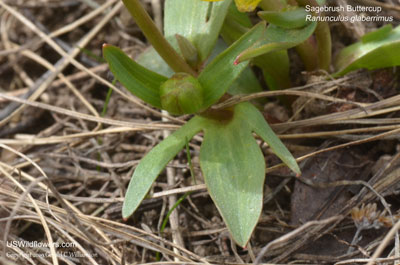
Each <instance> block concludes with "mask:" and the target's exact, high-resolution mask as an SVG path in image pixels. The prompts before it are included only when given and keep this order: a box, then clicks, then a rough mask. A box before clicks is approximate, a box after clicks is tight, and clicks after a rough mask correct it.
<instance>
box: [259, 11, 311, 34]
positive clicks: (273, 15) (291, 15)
mask: <svg viewBox="0 0 400 265" xmlns="http://www.w3.org/2000/svg"><path fill="white" fill-rule="evenodd" d="M257 15H258V16H259V17H260V18H262V19H264V20H266V21H268V22H269V23H271V24H274V25H276V26H278V27H282V28H285V29H296V28H302V27H305V26H306V25H307V24H309V23H310V22H309V21H307V20H306V16H307V15H308V13H307V12H306V10H305V9H304V8H302V7H298V8H296V9H293V10H287V11H260V12H258V13H257Z"/></svg>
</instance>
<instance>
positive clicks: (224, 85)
mask: <svg viewBox="0 0 400 265" xmlns="http://www.w3.org/2000/svg"><path fill="white" fill-rule="evenodd" d="M264 29H265V24H263V23H260V24H258V25H256V26H254V27H253V28H252V29H251V30H250V31H249V32H247V33H246V34H244V35H243V36H242V37H241V38H240V39H238V40H237V41H236V42H234V43H233V44H232V45H231V46H229V48H228V49H226V50H225V51H224V52H222V53H220V54H219V55H218V56H217V57H216V58H215V59H214V60H213V61H212V62H211V63H210V64H208V65H207V66H206V68H204V70H203V71H202V72H201V73H200V75H199V77H198V80H199V82H200V84H201V85H202V86H203V89H204V108H207V107H209V106H211V105H212V104H214V103H216V102H217V101H218V100H219V99H220V98H221V97H222V96H223V95H224V94H225V92H226V91H227V90H228V88H229V87H230V86H231V84H232V83H233V82H234V81H235V80H236V79H237V78H238V77H239V75H240V74H241V73H242V71H243V70H244V69H245V68H246V66H247V63H244V64H239V65H235V64H234V62H235V58H236V56H238V55H239V54H240V53H241V52H242V51H243V50H245V49H247V48H249V47H250V46H251V45H252V43H253V42H254V41H256V40H258V39H259V38H260V37H261V35H262V33H263V31H264Z"/></svg>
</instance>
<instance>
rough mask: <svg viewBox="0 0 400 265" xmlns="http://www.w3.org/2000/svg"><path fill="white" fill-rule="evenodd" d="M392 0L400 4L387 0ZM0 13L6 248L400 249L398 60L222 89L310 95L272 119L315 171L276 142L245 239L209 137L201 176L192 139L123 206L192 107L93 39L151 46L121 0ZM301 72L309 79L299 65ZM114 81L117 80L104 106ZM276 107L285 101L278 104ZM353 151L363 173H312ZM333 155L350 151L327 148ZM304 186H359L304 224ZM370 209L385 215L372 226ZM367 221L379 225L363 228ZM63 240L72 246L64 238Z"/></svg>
mask: <svg viewBox="0 0 400 265" xmlns="http://www.w3.org/2000/svg"><path fill="white" fill-rule="evenodd" d="M371 2H373V4H377V3H376V2H375V1H371ZM389 2H390V1H389ZM378 4H379V3H378ZM146 7H148V8H149V12H151V13H152V14H155V19H156V21H158V22H157V23H158V25H160V23H161V18H160V16H161V15H160V14H161V12H160V10H161V7H160V1H159V0H152V1H146ZM384 7H385V8H386V10H387V12H393V10H394V9H393V8H391V5H390V3H389V4H387V3H385V5H384ZM396 8H397V6H396ZM0 23H1V24H0V31H1V32H0V34H1V42H0V183H1V185H0V235H2V238H0V242H2V244H1V246H2V249H1V250H0V251H1V252H2V254H1V258H0V263H2V264H3V263H4V264H219V263H225V264H248V263H254V262H255V263H258V262H268V263H269V264H277V263H285V264H286V263H293V264H300V263H307V264H322V263H328V264H333V263H335V264H365V263H368V262H369V264H372V262H373V261H376V262H379V263H380V264H393V263H394V262H395V261H396V260H397V261H398V260H399V259H400V253H399V252H400V246H399V237H398V234H397V230H398V229H399V226H400V222H399V220H398V219H399V214H398V211H399V209H400V201H399V200H398V197H397V196H398V193H399V191H400V184H399V182H400V170H399V163H398V162H399V161H398V160H399V156H400V152H399V149H398V147H399V145H398V137H399V134H400V119H399V110H400V107H399V104H398V102H399V100H400V95H398V93H397V92H398V91H399V89H400V82H399V74H398V70H397V72H396V69H389V70H382V71H378V72H376V73H367V72H363V71H362V72H357V73H353V74H350V75H347V76H345V77H343V78H340V79H337V80H331V79H330V78H329V76H325V77H324V79H320V80H316V81H309V82H308V83H307V84H306V85H304V86H299V87H295V88H292V89H289V90H285V91H273V92H262V93H260V94H257V95H253V96H252V98H243V97H242V98H240V97H238V98H236V97H235V98H232V99H231V101H229V102H224V103H223V104H234V103H235V102H238V101H243V100H250V99H254V98H256V97H276V96H282V95H285V96H293V95H295V96H297V97H299V99H298V101H297V105H294V106H295V107H294V109H293V116H292V117H291V118H288V119H287V120H284V122H282V123H276V124H273V128H274V130H275V131H276V132H277V133H278V134H279V136H280V137H281V139H284V140H285V141H286V143H287V145H288V147H289V148H290V149H291V151H292V152H294V153H295V154H296V156H297V157H298V161H299V163H300V165H301V167H302V171H303V172H304V177H302V178H300V179H297V180H296V178H295V177H294V176H292V175H290V174H289V173H288V172H287V171H286V169H285V168H284V167H283V166H282V165H281V164H279V162H277V160H276V158H275V157H274V156H273V155H271V152H270V151H269V150H268V147H267V146H265V145H264V146H263V150H264V153H265V155H266V159H267V161H268V162H271V163H269V165H271V166H270V167H269V168H268V169H267V172H268V176H267V183H266V187H265V190H266V194H265V199H264V210H263V213H262V216H261V218H260V222H259V225H258V226H257V228H256V231H255V234H254V236H253V238H252V240H251V244H249V245H248V247H247V248H246V249H239V248H238V247H236V246H235V245H234V243H232V242H231V240H230V238H229V234H228V232H227V230H226V228H225V226H224V224H223V222H222V221H221V218H220V216H219V214H218V212H217V210H216V208H215V206H214V205H213V204H212V201H211V199H210V198H209V196H208V194H207V192H206V188H205V185H204V184H202V183H203V181H202V177H201V173H200V169H199V166H198V152H199V146H200V143H201V140H202V138H201V136H197V137H195V138H194V140H193V141H192V142H191V143H190V147H191V155H192V158H193V163H194V167H195V173H196V178H197V184H195V183H193V181H192V179H191V177H190V174H189V169H188V165H187V161H186V154H185V153H183V152H182V153H181V154H179V155H178V156H177V157H176V159H175V160H174V161H172V162H171V163H170V164H169V166H168V169H167V171H166V172H165V173H163V174H162V175H161V176H160V177H159V178H158V180H157V182H156V183H155V184H154V187H153V189H152V191H151V193H150V194H149V196H148V197H147V198H146V199H145V200H144V202H143V204H142V205H141V207H140V208H139V209H138V211H137V213H135V215H134V217H133V218H132V219H130V220H128V221H123V220H122V218H121V214H120V210H121V205H122V201H123V197H124V193H125V188H126V185H127V183H128V182H129V179H130V176H131V175H132V171H133V170H134V168H135V166H136V165H137V163H138V162H139V161H140V159H141V158H142V157H143V156H144V154H145V153H146V152H148V151H149V150H150V149H151V148H152V147H153V146H154V145H156V144H157V143H158V142H159V141H160V140H161V139H162V138H163V137H165V136H166V135H167V134H168V131H170V130H174V129H176V128H178V127H179V125H181V124H182V123H183V122H184V120H185V117H180V118H176V117H170V116H169V115H168V114H166V113H161V112H159V111H157V110H154V109H152V108H150V107H148V106H146V105H145V104H143V103H142V102H140V101H139V100H138V99H136V98H135V97H133V96H132V95H130V94H128V93H127V92H126V91H125V90H124V89H123V88H121V87H120V86H119V85H113V84H112V83H111V82H110V81H108V80H109V79H110V78H109V76H108V75H109V74H108V70H107V69H108V68H107V66H106V65H104V64H102V63H101V62H99V61H98V60H96V59H93V58H91V57H90V56H89V55H88V54H87V53H86V52H82V51H91V52H92V53H94V54H95V55H97V56H100V57H101V44H102V43H103V42H110V43H113V44H116V45H118V46H120V47H122V48H125V49H126V50H129V51H130V52H131V54H132V55H133V56H135V55H137V54H138V53H140V52H141V51H142V50H143V49H144V48H145V44H144V42H145V40H144V39H142V35H141V34H140V32H139V30H138V29H137V27H136V26H135V24H134V23H133V22H132V21H131V20H130V19H129V18H128V19H127V15H126V14H125V13H124V11H123V7H122V4H121V2H120V1H117V0H108V1H93V0H81V1H74V0H71V1H58V0H41V1H6V0H0ZM396 23H398V21H397V22H396ZM350 30H351V29H350ZM354 30H356V29H354ZM350 34H351V33H350ZM82 49H84V50H82ZM377 76H378V77H377ZM382 76H383V77H382ZM326 77H328V78H326ZM379 77H382V78H383V79H379ZM295 79H296V78H295ZM297 79H298V80H303V79H308V80H311V78H308V77H307V76H300V74H299V78H297ZM295 82H297V81H295ZM297 83H298V84H300V83H301V82H300V81H299V82H297ZM379 84H381V86H379ZM108 88H112V89H113V94H112V96H111V100H110V103H109V105H108V109H107V114H106V115H105V116H102V115H101V112H102V109H103V106H104V100H105V98H106V95H107V90H108ZM353 92H354V93H353ZM21 95H22V97H20V96H21ZM214 107H215V108H220V107H223V106H222V105H219V106H214ZM272 108H278V106H277V105H276V104H275V103H272ZM321 109H323V110H324V111H322V112H321V111H320V110H321ZM260 144H261V143H260ZM340 150H341V151H343V150H346V152H348V153H352V154H354V157H359V158H360V159H359V160H357V162H358V163H359V164H362V165H361V166H360V170H359V171H358V172H357V170H356V171H355V172H356V173H355V174H353V175H354V176H353V177H352V178H347V175H346V174H344V173H343V174H342V175H343V176H342V177H341V178H337V179H330V178H329V176H326V175H333V173H335V172H332V171H333V170H334V171H336V170H339V169H337V168H334V169H332V171H331V172H326V171H324V170H322V169H321V170H320V171H319V170H317V172H315V174H316V175H317V176H318V177H321V178H322V179H323V180H322V181H319V180H318V178H312V177H310V178H307V176H311V175H312V174H314V173H313V172H310V170H309V168H310V166H309V165H310V163H311V164H313V163H314V164H315V163H317V162H318V161H317V160H318V159H324V158H323V156H324V155H327V154H336V152H339V151H340ZM316 161H317V162H316ZM323 163H331V164H335V163H336V164H337V165H338V166H344V167H346V166H348V165H344V164H343V163H342V162H339V161H333V162H332V161H330V160H329V159H327V160H326V161H325V160H324V162H323ZM356 164H357V163H356ZM356 164H355V165H352V167H356V166H359V165H356ZM364 164H365V165H367V166H365V170H363V171H361V167H363V166H364ZM339 168H340V167H339ZM344 172H346V171H344ZM300 181H301V182H302V183H303V184H301V183H300ZM295 182H296V184H294V183H295ZM297 185H307V186H308V187H311V188H312V189H315V190H326V191H327V192H328V190H334V191H335V192H336V191H337V193H335V194H339V195H337V196H338V197H339V198H348V199H347V200H346V201H345V202H341V203H339V202H336V201H335V200H332V202H329V204H331V205H333V204H335V203H339V204H338V205H339V206H338V209H337V210H335V211H333V210H331V209H330V210H329V209H328V208H329V207H330V206H331V205H327V206H326V207H325V208H326V209H328V210H327V212H328V213H329V214H326V215H324V214H325V213H323V209H322V208H321V210H320V212H317V213H316V216H319V217H321V216H323V218H315V219H310V220H304V223H302V222H301V221H300V222H299V223H295V222H294V220H291V217H290V216H291V215H293V208H292V209H291V204H290V203H289V202H288V201H289V200H288V198H289V197H290V196H292V200H294V198H295V197H294V195H293V194H294V193H296V191H295V190H296V187H298V186H297ZM187 192H191V194H190V196H188V198H187V199H186V200H185V201H184V202H183V203H181V204H180V206H179V207H178V208H177V209H176V210H175V211H174V214H173V215H171V216H170V220H169V222H170V225H169V226H168V227H167V229H166V230H165V231H164V232H163V233H160V232H159V231H160V226H161V223H162V221H163V219H164V216H165V214H166V212H167V211H168V209H169V208H171V207H172V206H173V205H174V203H175V202H176V200H177V199H179V198H180V196H182V195H183V194H185V193H187ZM332 194H334V193H332ZM349 194H351V196H349ZM313 196H317V195H313ZM332 196H333V195H332ZM346 196H347V197H346ZM315 198H317V197H315ZM339 201H340V200H339ZM293 203H294V202H293V201H292V204H293ZM372 203H376V204H377V205H378V208H379V212H378V210H377V209H376V210H375V211H374V212H373V213H368V214H369V215H368V216H366V220H367V221H368V222H370V223H368V222H367V221H366V222H367V223H357V220H354V218H355V217H354V214H353V218H352V215H351V213H352V212H353V213H354V211H355V210H354V209H356V208H355V207H361V205H363V204H364V205H372ZM306 207H307V205H305V209H306ZM367 207H370V206H367ZM361 212H362V213H363V214H364V215H366V212H365V211H364V212H363V211H361ZM374 214H375V215H374ZM361 215H362V214H361ZM360 218H361V217H360ZM374 222H375V223H374ZM372 223H373V224H375V225H376V228H379V230H373V229H372V230H373V231H376V232H370V231H371V229H367V228H368V225H371V224H372ZM358 230H360V231H358ZM367 230H368V231H367ZM357 231H358V232H360V233H363V232H362V231H364V232H365V231H367V232H368V233H369V234H372V236H371V237H369V238H367V240H366V241H365V240H364V241H360V240H358V238H355V240H353V241H352V238H353V236H354V234H356V232H357ZM343 232H345V233H343ZM394 238H395V240H393V239H394ZM321 240H322V241H325V242H327V241H329V242H331V244H333V246H334V247H332V251H331V252H330V249H319V247H318V246H319V244H320V243H321V242H322V241H321ZM13 242H26V243H28V245H25V246H23V245H18V244H14V243H13ZM32 242H36V243H46V244H48V245H40V246H38V245H32V244H34V243H32ZM63 242H64V243H68V246H61V243H63ZM29 243H30V244H31V245H29ZM53 243H54V244H53ZM351 243H353V244H351ZM57 244H58V245H57ZM313 246H314V247H313ZM343 249H344V250H343ZM156 253H159V254H156ZM338 253H339V254H338ZM156 257H160V258H161V260H160V261H156Z"/></svg>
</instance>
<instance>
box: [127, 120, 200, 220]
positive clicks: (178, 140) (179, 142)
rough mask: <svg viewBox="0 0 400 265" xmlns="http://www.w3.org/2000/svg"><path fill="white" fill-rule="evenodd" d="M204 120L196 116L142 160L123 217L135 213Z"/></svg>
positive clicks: (128, 192)
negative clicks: (152, 186)
mask: <svg viewBox="0 0 400 265" xmlns="http://www.w3.org/2000/svg"><path fill="white" fill-rule="evenodd" d="M202 122H203V119H202V118H200V117H197V116H195V117H194V118H192V119H191V120H190V121H188V122H187V123H186V124H185V125H183V126H182V127H181V128H180V129H178V130H177V131H175V132H174V133H173V134H171V135H170V136H168V137H167V138H166V139H164V140H163V141H162V142H161V143H160V144H158V145H157V146H156V147H154V148H153V149H152V150H151V151H150V152H149V153H148V154H146V156H145V157H144V158H143V159H142V160H141V161H140V163H139V165H138V166H137V168H136V169H135V172H134V173H133V176H132V178H131V181H130V182H129V186H128V190H127V191H126V194H125V200H124V203H123V205H122V217H123V218H128V217H129V216H130V215H132V214H133V212H134V211H135V210H136V208H137V207H138V206H139V204H140V202H141V201H142V200H143V199H144V197H145V196H146V194H147V192H148V191H149V190H150V188H151V185H152V184H153V182H154V181H155V179H156V178H157V176H158V175H159V174H160V172H161V171H162V170H163V169H164V168H165V166H166V165H167V164H168V162H169V161H171V159H172V158H174V156H175V155H176V154H177V153H178V152H179V151H180V150H181V149H182V148H183V147H184V146H185V143H186V141H187V140H190V139H192V138H193V136H194V135H195V134H196V133H198V132H199V131H201V129H202V127H203V124H202Z"/></svg>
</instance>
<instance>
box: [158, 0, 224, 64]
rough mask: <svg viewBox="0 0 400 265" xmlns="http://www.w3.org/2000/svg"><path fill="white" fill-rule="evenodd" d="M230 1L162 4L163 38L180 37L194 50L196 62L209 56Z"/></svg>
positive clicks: (168, 1)
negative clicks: (194, 48)
mask: <svg viewBox="0 0 400 265" xmlns="http://www.w3.org/2000/svg"><path fill="white" fill-rule="evenodd" d="M230 3H231V0H225V1H221V2H215V3H210V2H203V1H197V0H194V1H193V0H190V1H188V0H166V1H165V12H164V34H165V36H166V37H169V36H175V34H180V35H182V36H183V37H185V38H187V39H188V40H190V41H191V42H192V43H193V45H194V46H195V47H196V48H197V50H198V53H199V56H200V60H201V61H204V60H205V59H207V57H208V56H209V55H210V53H211V51H212V49H213V47H214V45H215V43H216V41H217V38H218V35H219V31H220V29H221V27H222V23H223V22H224V19H225V16H226V13H227V11H228V8H229V5H230Z"/></svg>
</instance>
